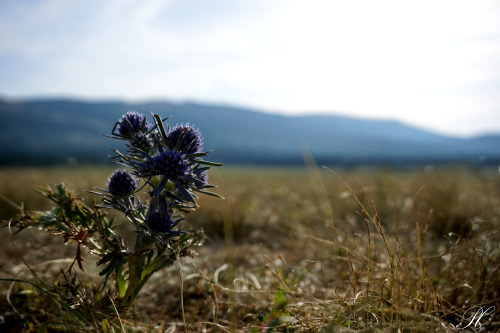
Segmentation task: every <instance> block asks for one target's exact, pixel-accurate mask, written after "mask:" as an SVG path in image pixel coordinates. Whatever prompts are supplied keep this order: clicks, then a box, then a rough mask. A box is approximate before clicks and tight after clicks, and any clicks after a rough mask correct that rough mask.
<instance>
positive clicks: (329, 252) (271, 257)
mask: <svg viewBox="0 0 500 333" xmlns="http://www.w3.org/2000/svg"><path fill="white" fill-rule="evenodd" d="M112 170H113V167H78V168H70V167H52V168H4V169H1V170H0V189H1V195H2V200H1V204H0V212H1V218H2V219H9V218H10V217H12V216H13V215H15V205H14V204H16V205H21V204H24V207H25V208H26V209H28V210H40V209H48V208H50V207H51V205H50V202H48V201H46V199H45V198H43V197H42V196H41V195H39V194H38V193H36V192H35V191H34V189H36V188H37V186H47V185H54V184H56V183H58V182H61V181H64V182H65V183H66V184H67V186H68V188H69V189H72V190H74V191H75V192H76V193H77V194H78V195H79V196H82V197H84V198H85V199H86V200H87V202H89V203H91V202H92V198H93V197H94V196H93V195H91V194H89V193H86V192H85V190H91V189H93V187H105V186H106V182H107V177H108V176H109V175H110V174H111V172H112ZM332 171H334V172H335V173H336V174H334V173H332V172H331V171H330V170H327V169H325V168H321V167H320V168H318V167H316V166H314V165H312V164H311V165H310V166H309V167H307V168H298V167H297V168H263V167H221V168H215V169H211V170H210V172H209V175H210V182H211V183H213V184H215V185H217V186H218V188H217V191H216V192H217V193H219V194H221V195H222V196H224V197H225V198H226V199H225V200H220V199H217V198H212V197H209V196H202V197H200V199H199V202H198V203H199V205H200V208H199V209H198V210H197V211H196V212H194V213H192V214H191V215H188V216H187V217H186V220H185V221H184V222H183V224H184V225H185V226H192V227H195V228H200V227H202V228H203V229H204V230H205V233H206V236H207V239H206V242H205V244H204V245H203V246H202V247H201V248H200V249H199V256H197V257H195V258H193V259H191V260H186V261H182V263H181V264H180V266H176V265H174V267H172V268H169V269H168V270H166V271H162V272H160V273H159V274H157V275H156V276H155V279H153V281H151V287H148V288H147V291H146V292H145V293H144V295H142V296H141V297H139V299H138V302H137V306H136V311H137V316H136V317H135V320H136V321H134V322H133V323H132V324H131V325H132V326H134V327H135V328H138V329H139V330H145V331H148V330H149V331H155V330H158V331H161V329H165V330H166V329H168V328H172V329H176V328H177V329H180V328H181V327H187V330H188V331H193V332H197V331H201V330H203V329H208V330H212V329H214V328H215V327H219V328H221V329H223V330H229V331H231V330H232V331H242V332H246V331H251V330H254V331H259V330H263V327H264V328H265V329H267V328H268V327H271V329H276V330H282V331H287V330H288V331H293V330H298V331H300V330H308V329H309V330H311V329H312V330H321V329H323V330H326V331H328V329H331V331H333V328H335V327H336V328H339V329H340V328H344V329H346V330H348V329H358V330H359V329H388V330H392V329H396V328H403V329H407V330H409V331H418V330H422V331H426V330H430V329H431V330H443V331H446V330H449V329H452V326H451V325H455V326H457V325H462V326H461V327H465V326H466V325H467V323H466V320H465V319H464V318H465V317H466V313H467V311H468V310H469V309H471V308H472V307H475V306H477V307H481V308H482V309H487V308H489V307H491V306H494V307H495V310H494V311H493V313H491V314H488V315H484V316H483V317H482V318H481V321H480V324H481V325H483V326H482V327H486V328H488V329H492V330H497V329H498V328H499V326H498V325H499V321H500V320H499V318H498V310H499V309H500V295H499V290H500V278H499V276H500V274H499V267H500V247H499V240H500V235H499V234H498V231H499V228H500V221H499V218H500V174H499V172H498V169H496V168H489V169H476V170H471V169H467V168H461V167H452V166H449V167H442V168H433V167H430V166H429V167H426V168H420V169H413V170H406V171H396V170H389V169H386V170H384V169H370V168H360V169H349V170H347V169H341V170H336V169H333V170H332ZM349 187H350V189H351V190H352V191H351V190H350V189H349ZM356 198H357V200H359V202H357V200H356ZM96 200H99V197H96ZM360 204H361V205H360ZM122 222H124V224H123V226H122V227H121V228H120V229H119V231H120V232H123V234H124V235H125V237H132V238H133V237H134V235H133V232H131V230H130V228H127V223H126V221H122ZM379 223H380V224H379ZM1 239H2V252H3V255H2V257H1V261H0V271H1V275H2V276H4V277H5V276H16V274H20V272H23V274H28V276H29V275H30V274H31V273H29V270H28V269H27V265H28V266H29V267H34V271H36V272H38V273H40V274H42V276H45V275H43V274H48V276H51V278H54V277H55V279H56V280H57V277H58V276H59V277H60V271H59V269H60V268H57V267H60V266H61V262H60V261H54V260H58V259H64V258H69V261H68V262H69V263H70V262H71V259H72V256H74V247H72V246H66V247H64V246H63V245H62V244H63V241H62V240H61V239H58V238H57V237H56V238H52V237H50V238H48V237H46V236H44V235H42V234H41V233H39V232H38V231H37V230H24V231H22V232H20V233H19V234H17V235H15V236H14V237H12V236H10V235H9V232H8V229H7V228H3V229H2V230H1ZM131 244H132V243H131ZM85 259H86V261H85V264H86V266H85V267H86V268H87V274H91V273H92V272H93V271H94V269H95V268H93V266H95V265H94V264H93V262H92V259H91V256H90V254H88V253H87V254H86V255H85ZM22 260H24V261H25V262H23V261H22ZM68 262H66V267H67V265H68ZM54 265H55V269H54ZM49 268H50V269H49ZM179 272H182V273H183V274H182V275H181V276H182V277H183V279H182V281H183V284H182V286H183V288H182V289H180V282H179V277H180V276H179V274H180V273H179ZM58 274H59V275H58ZM95 281H99V280H98V278H96V280H95ZM1 288H2V290H3V291H4V293H3V296H2V298H5V297H6V296H5V295H8V294H9V293H10V294H11V296H10V297H11V298H12V299H14V301H13V300H12V299H11V300H10V302H11V303H13V304H17V305H12V304H11V305H8V302H4V303H3V304H4V305H3V309H2V310H3V312H4V316H3V318H4V319H3V320H4V322H9V321H12V323H14V324H16V323H17V325H21V324H20V323H18V322H16V316H17V315H16V314H15V313H14V312H15V311H14V310H13V309H14V308H15V309H16V311H19V312H21V313H23V314H24V318H23V322H24V324H25V325H26V323H27V322H32V323H34V324H37V323H38V325H41V324H40V323H42V322H43V320H42V319H41V318H44V317H43V316H47V314H46V313H45V314H42V312H43V311H42V310H41V305H40V304H45V303H43V302H47V303H50V300H42V301H40V300H38V301H36V302H35V301H34V300H33V301H32V303H30V302H26V300H25V301H24V302H20V301H19V297H20V296H19V295H18V294H16V291H17V292H20V290H19V288H20V287H19V286H15V287H13V286H12V285H10V287H9V284H5V283H4V284H2V285H1ZM7 288H10V289H7ZM23 288H25V289H26V288H27V289H29V288H28V287H27V286H24V287H23ZM7 290H9V293H7ZM180 290H182V291H183V293H182V299H183V305H184V308H183V311H182V310H181V307H180V306H179V299H181V294H180ZM24 292H26V290H24ZM32 292H33V291H32ZM35 294H36V293H35ZM16 295H17V296H16ZM42 296H43V295H42ZM16 297H17V298H16ZM33 297H34V296H33ZM38 297H41V296H40V295H38ZM25 298H26V297H25ZM42 298H43V297H42ZM4 300H5V299H4ZM16 302H18V303H16ZM37 302H38V303H37ZM37 304H38V305H37ZM16 306H17V307H19V309H17V308H16ZM44 306H48V305H46V304H45V305H44ZM60 311H61V310H60ZM5 313H6V314H7V315H5ZM17 320H19V318H17ZM186 323H187V324H186ZM217 325H218V326H217ZM419 327H420V328H419ZM328 332H329V331H328Z"/></svg>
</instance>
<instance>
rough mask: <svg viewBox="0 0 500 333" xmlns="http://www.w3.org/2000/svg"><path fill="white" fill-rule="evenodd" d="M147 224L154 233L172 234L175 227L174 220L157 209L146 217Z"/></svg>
mask: <svg viewBox="0 0 500 333" xmlns="http://www.w3.org/2000/svg"><path fill="white" fill-rule="evenodd" d="M146 224H147V225H148V227H149V229H150V230H151V231H152V232H154V233H157V232H171V231H172V228H173V227H174V226H175V222H174V221H173V220H172V216H171V215H170V214H162V213H160V211H158V210H157V209H153V210H151V211H149V214H148V215H147V216H146Z"/></svg>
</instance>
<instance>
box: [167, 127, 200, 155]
mask: <svg viewBox="0 0 500 333" xmlns="http://www.w3.org/2000/svg"><path fill="white" fill-rule="evenodd" d="M167 139H168V141H169V143H170V145H171V146H173V147H180V148H179V149H178V150H179V151H182V152H184V153H186V154H194V153H198V152H200V151H201V148H202V146H203V137H202V136H201V132H200V131H199V130H197V129H195V128H194V127H192V126H189V124H186V125H182V124H181V125H177V126H175V127H174V128H173V129H172V130H171V131H169V132H168V135H167Z"/></svg>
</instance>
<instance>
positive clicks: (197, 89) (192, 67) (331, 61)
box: [0, 0, 500, 135]
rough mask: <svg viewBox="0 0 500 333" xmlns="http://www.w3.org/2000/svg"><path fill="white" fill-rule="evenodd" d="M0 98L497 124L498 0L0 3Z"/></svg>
mask: <svg viewBox="0 0 500 333" xmlns="http://www.w3.org/2000/svg"><path fill="white" fill-rule="evenodd" d="M0 95H3V96H5V97H9V98H23V97H40V96H50V97H58V96H72V97H83V98H92V99H108V98H119V99H126V100H130V101H134V100H147V99H170V100H177V101H181V100H186V99H189V100H197V101H202V102H211V103H224V104H230V105H238V106H248V107H254V108H259V109H261V110H263V111H269V112H277V113H287V114H304V113H340V114H344V115H351V116H357V117H370V118H392V119H398V120H401V121H404V122H406V123H409V124H412V125H416V126H419V127H424V128H427V129H431V130H434V131H438V132H441V133H447V134H453V135H472V134H479V133H485V132H500V1H496V0H489V1H484V0H469V1H462V0H432V1H431V0H419V1H401V0H380V1H372V0H349V1H337V0H324V1H320V0H307V1H304V0H210V1H205V0H170V1H169V0H147V1H139V0H138V1H134V0H108V1H99V0H86V1H61V0H31V1H29V0H16V1H15V0H3V1H0Z"/></svg>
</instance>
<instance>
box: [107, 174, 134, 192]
mask: <svg viewBox="0 0 500 333" xmlns="http://www.w3.org/2000/svg"><path fill="white" fill-rule="evenodd" d="M138 184H139V180H138V179H136V178H135V177H134V176H132V175H131V174H130V173H128V172H127V171H121V170H118V171H115V173H113V174H112V175H111V177H109V179H108V191H109V193H111V194H112V195H113V196H115V197H124V196H127V195H130V194H132V193H133V192H134V191H135V189H136V188H137V185H138Z"/></svg>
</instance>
